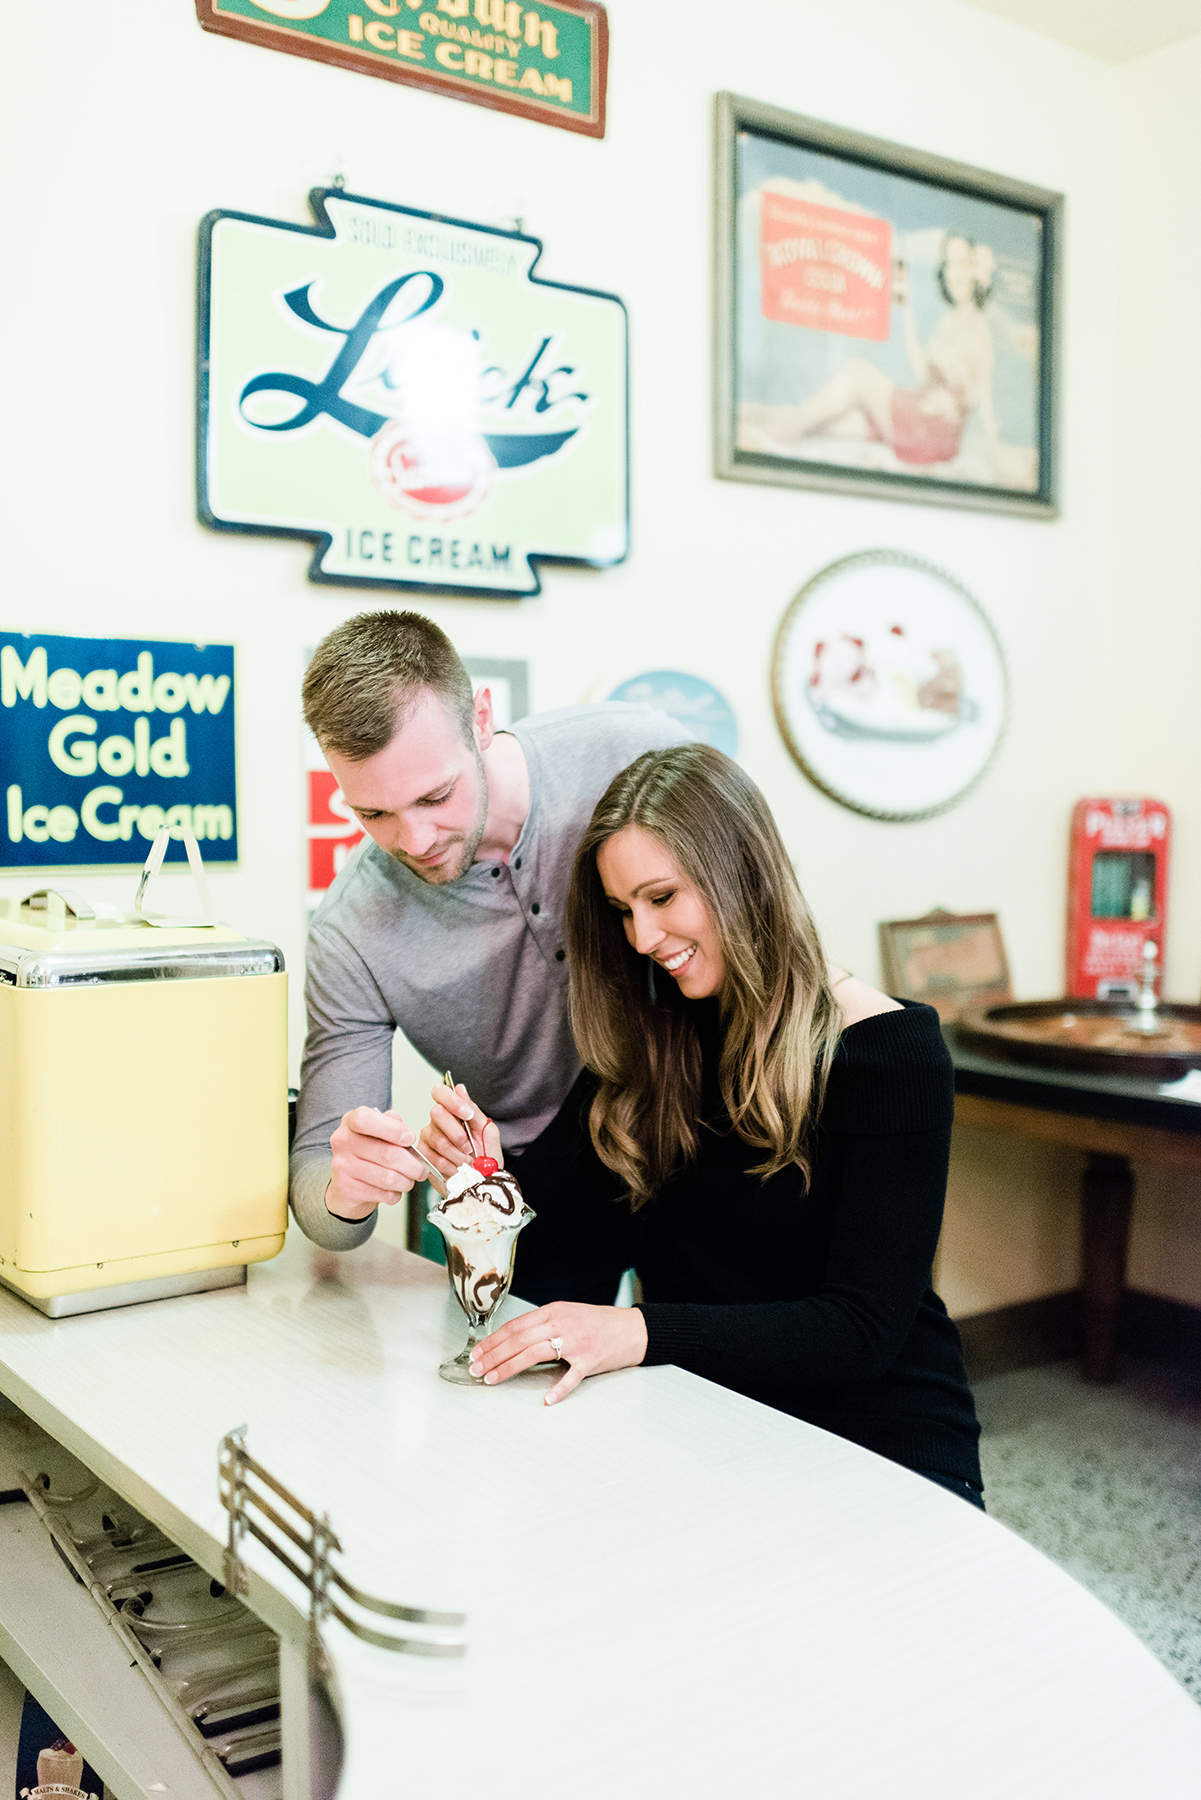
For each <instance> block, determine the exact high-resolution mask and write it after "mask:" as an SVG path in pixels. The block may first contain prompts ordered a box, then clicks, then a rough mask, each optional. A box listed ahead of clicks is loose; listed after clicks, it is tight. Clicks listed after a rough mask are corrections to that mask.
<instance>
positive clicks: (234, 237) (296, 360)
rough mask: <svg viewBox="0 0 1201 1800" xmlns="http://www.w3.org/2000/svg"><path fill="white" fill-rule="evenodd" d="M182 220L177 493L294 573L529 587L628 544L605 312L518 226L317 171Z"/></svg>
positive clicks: (461, 589)
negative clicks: (291, 553)
mask: <svg viewBox="0 0 1201 1800" xmlns="http://www.w3.org/2000/svg"><path fill="white" fill-rule="evenodd" d="M309 202H310V205H311V206H312V209H313V212H314V215H315V217H316V219H317V224H316V225H315V226H305V225H294V224H289V223H287V222H286V221H284V220H282V219H263V218H256V217H254V216H253V215H251V214H249V213H237V212H213V213H210V214H209V215H208V217H207V218H206V219H205V220H204V222H203V224H202V227H201V234H200V291H199V333H198V339H199V370H198V379H197V510H198V512H199V515H200V519H201V521H202V523H204V524H205V525H208V526H209V527H210V528H211V529H212V530H214V531H231V532H258V533H264V534H267V535H269V536H278V537H294V538H307V539H309V540H310V541H312V542H314V543H315V544H316V549H315V551H314V553H313V557H312V560H311V562H310V564H309V579H310V581H317V582H334V583H338V584H339V585H343V586H348V587H362V588H385V589H387V588H400V589H409V590H412V589H424V590H427V591H433V592H437V593H450V594H464V595H470V596H471V597H472V598H475V599H480V598H484V597H489V596H490V597H504V598H516V597H518V596H519V595H523V594H537V593H538V592H539V591H540V587H541V584H540V582H539V578H538V572H537V565H538V563H539V562H542V561H549V562H560V563H582V564H586V565H588V566H590V567H593V568H603V567H607V566H609V565H610V564H613V563H619V562H621V561H622V560H623V559H624V557H625V555H626V552H627V549H628V543H629V523H628V522H629V481H628V446H627V382H626V313H625V308H624V306H623V305H622V303H621V301H620V300H619V299H617V297H616V296H615V295H613V294H605V293H600V292H597V291H595V290H594V289H591V288H577V287H569V286H567V285H566V284H565V283H563V282H554V281H543V280H541V279H540V278H539V277H538V276H536V275H535V273H534V269H535V266H536V264H537V262H538V258H539V256H540V255H541V253H542V245H541V243H540V242H539V240H538V239H537V238H531V237H526V236H524V235H523V234H522V233H520V232H513V231H498V230H494V229H493V228H492V227H491V226H486V225H472V224H469V223H468V222H466V221H464V220H459V219H447V218H438V217H434V216H433V215H431V214H429V213H424V212H416V211H414V210H413V209H412V208H410V207H405V206H393V205H389V204H387V203H386V202H384V201H381V200H369V199H365V198H363V197H362V196H360V195H355V194H347V193H345V192H344V191H343V190H342V189H340V188H336V187H333V188H317V189H314V191H313V192H312V193H311V194H310V196H309Z"/></svg>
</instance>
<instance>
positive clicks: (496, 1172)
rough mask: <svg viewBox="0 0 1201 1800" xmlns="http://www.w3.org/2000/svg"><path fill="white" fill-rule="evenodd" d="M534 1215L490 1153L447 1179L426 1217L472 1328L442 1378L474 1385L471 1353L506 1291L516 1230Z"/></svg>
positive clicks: (446, 1367) (515, 1240)
mask: <svg viewBox="0 0 1201 1800" xmlns="http://www.w3.org/2000/svg"><path fill="white" fill-rule="evenodd" d="M533 1217H534V1212H533V1209H532V1208H531V1207H528V1206H527V1205H526V1203H525V1201H524V1199H523V1198H522V1194H521V1189H520V1187H519V1186H518V1185H517V1182H516V1181H515V1180H514V1178H513V1176H512V1175H510V1174H509V1172H508V1170H507V1169H502V1168H500V1167H499V1166H498V1164H497V1163H496V1162H495V1161H494V1159H493V1158H492V1157H490V1156H477V1157H476V1158H475V1159H474V1161H473V1162H469V1163H464V1164H463V1166H462V1167H461V1168H459V1169H456V1170H455V1172H454V1174H453V1175H452V1176H451V1177H450V1179H449V1180H448V1181H447V1184H446V1195H445V1198H444V1199H443V1200H442V1201H441V1202H440V1204H439V1205H438V1206H436V1207H435V1208H434V1209H433V1211H432V1212H431V1213H430V1215H429V1219H430V1224H431V1225H435V1226H436V1227H437V1229H438V1230H439V1231H440V1232H441V1233H442V1236H443V1237H444V1238H445V1240H446V1267H447V1272H448V1274H449V1276H450V1282H451V1286H452V1287H453V1289H454V1291H455V1294H456V1296H457V1298H458V1302H459V1305H460V1306H461V1307H462V1308H463V1311H464V1312H465V1313H466V1314H467V1318H468V1320H469V1322H470V1325H471V1331H470V1333H469V1335H468V1339H467V1344H466V1347H465V1348H464V1349H463V1351H462V1352H461V1353H460V1354H459V1355H458V1356H457V1357H455V1358H453V1359H452V1360H451V1361H450V1362H448V1363H444V1364H443V1366H442V1368H441V1369H439V1371H438V1373H439V1374H440V1375H441V1376H443V1377H444V1379H445V1380H447V1381H455V1382H459V1383H461V1384H470V1385H472V1386H474V1385H476V1383H475V1377H474V1376H473V1375H472V1374H471V1373H470V1371H469V1369H468V1362H469V1360H470V1357H471V1351H472V1349H473V1347H474V1346H475V1345H476V1344H477V1343H478V1342H479V1340H480V1338H481V1337H483V1336H484V1335H485V1328H486V1326H487V1324H488V1321H489V1319H490V1318H491V1317H492V1315H493V1313H494V1312H495V1311H496V1309H497V1307H498V1306H499V1305H500V1303H501V1301H502V1300H503V1299H504V1298H505V1295H506V1294H507V1293H508V1291H509V1283H510V1282H511V1281H512V1279H513V1253H514V1250H515V1249H516V1246H517V1234H518V1232H519V1231H521V1230H523V1228H524V1227H525V1226H526V1225H528V1224H529V1222H530V1220H531V1219H532V1218H533Z"/></svg>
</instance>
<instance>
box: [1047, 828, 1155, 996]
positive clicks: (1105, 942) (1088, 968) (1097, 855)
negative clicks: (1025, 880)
mask: <svg viewBox="0 0 1201 1800" xmlns="http://www.w3.org/2000/svg"><path fill="white" fill-rule="evenodd" d="M1171 836H1172V821H1171V814H1170V813H1169V812H1168V809H1167V807H1166V806H1165V805H1164V804H1163V802H1162V801H1160V800H1144V799H1133V798H1132V799H1120V800H1081V801H1079V802H1078V803H1077V805H1076V808H1075V810H1074V812H1073V814H1072V847H1071V858H1070V863H1071V866H1070V870H1069V875H1068V943H1067V985H1066V990H1065V991H1066V993H1067V995H1068V996H1069V998H1071V999H1074V1000H1095V999H1100V1000H1104V999H1107V998H1110V997H1112V996H1113V995H1114V994H1129V995H1132V996H1133V995H1134V994H1135V993H1136V992H1137V989H1138V985H1139V981H1140V978H1141V976H1142V971H1143V946H1144V944H1146V943H1147V942H1148V940H1150V941H1151V942H1152V943H1153V944H1154V945H1155V948H1156V951H1157V961H1156V965H1155V967H1156V979H1155V986H1156V991H1157V992H1158V993H1159V994H1160V995H1161V996H1162V993H1163V950H1164V914H1165V910H1166V906H1167V895H1168V848H1169V845H1170V842H1171Z"/></svg>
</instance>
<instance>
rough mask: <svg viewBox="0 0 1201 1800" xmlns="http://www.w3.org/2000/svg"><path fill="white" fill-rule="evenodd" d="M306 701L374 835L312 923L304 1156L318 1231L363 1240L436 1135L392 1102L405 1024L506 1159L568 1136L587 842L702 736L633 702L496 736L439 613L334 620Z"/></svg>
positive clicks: (299, 1173) (303, 1221) (309, 1206)
mask: <svg viewBox="0 0 1201 1800" xmlns="http://www.w3.org/2000/svg"><path fill="white" fill-rule="evenodd" d="M304 713H305V718H306V720H307V721H308V724H309V727H310V729H311V730H312V732H313V735H314V736H315V737H316V739H317V741H318V743H319V744H320V745H321V748H322V750H323V751H324V753H325V757H326V761H327V762H328V763H329V766H330V768H331V770H332V771H333V773H334V775H335V776H336V778H337V780H338V784H339V786H340V788H341V790H342V793H343V796H344V798H345V800H346V803H347V805H348V806H349V807H350V808H351V810H352V811H353V812H354V814H355V816H356V817H357V818H358V819H359V820H360V822H361V823H362V826H363V829H364V830H365V831H366V832H367V834H368V838H369V840H370V841H369V842H367V843H366V844H365V845H364V846H363V849H362V850H361V851H360V852H359V854H358V855H356V856H354V857H353V858H352V859H351V860H350V862H349V863H348V864H347V866H346V867H345V869H343V871H342V873H341V874H340V875H339V876H338V878H337V880H336V881H335V883H334V885H333V887H332V888H331V889H330V891H329V894H328V895H327V897H326V899H325V900H324V901H323V902H322V904H321V906H320V907H319V908H318V911H317V913H316V915H315V917H314V919H313V925H312V930H311V933H310V936H309V948H308V975H307V982H306V1001H307V1005H308V1022H309V1029H308V1041H307V1044H306V1047H305V1057H304V1068H303V1071H302V1075H301V1092H300V1102H299V1106H298V1109H297V1130H296V1141H295V1145H294V1147H293V1152H292V1168H291V1177H292V1179H291V1200H292V1210H293V1212H294V1214H295V1216H296V1219H297V1221H298V1223H299V1224H300V1226H301V1227H302V1229H303V1230H304V1231H305V1233H306V1234H307V1235H308V1236H309V1237H310V1238H312V1239H313V1240H314V1241H315V1242H316V1243H319V1244H322V1245H323V1246H325V1247H326V1248H327V1249H332V1250H349V1249H353V1248H354V1247H355V1246H356V1245H357V1244H360V1243H362V1242H363V1241H364V1240H365V1239H366V1238H367V1237H368V1236H369V1235H370V1233H371V1231H372V1230H373V1228H374V1225H375V1213H376V1208H377V1207H378V1206H379V1205H380V1204H381V1203H383V1202H392V1201H394V1200H395V1199H396V1198H397V1197H398V1195H399V1194H401V1193H403V1192H407V1191H408V1189H409V1188H411V1187H412V1185H413V1183H414V1182H415V1181H419V1180H420V1179H421V1178H422V1177H423V1175H424V1174H425V1169H424V1166H423V1165H422V1163H421V1162H420V1160H419V1159H418V1158H417V1157H416V1156H415V1155H414V1154H413V1152H412V1150H411V1149H410V1148H409V1146H411V1145H412V1143H413V1141H414V1139H415V1136H416V1131H415V1130H414V1129H410V1127H409V1126H408V1125H407V1124H406V1123H405V1121H404V1120H402V1119H401V1118H399V1116H398V1115H397V1114H395V1113H391V1112H389V1111H387V1108H388V1107H389V1105H390V1096H391V1085H392V1033H393V1031H394V1030H395V1029H396V1028H397V1027H399V1028H400V1029H401V1030H402V1031H403V1032H404V1034H405V1036H406V1037H407V1038H408V1039H409V1041H410V1042H411V1043H412V1044H414V1045H415V1046H416V1048H417V1049H418V1050H419V1051H420V1052H421V1054H422V1055H423V1056H424V1057H425V1058H426V1060H427V1061H428V1062H430V1063H432V1064H433V1065H434V1066H435V1067H436V1068H439V1069H445V1068H450V1069H452V1070H453V1071H454V1075H455V1078H456V1080H457V1081H460V1082H462V1083H463V1084H464V1085H465V1087H466V1089H467V1091H468V1092H469V1093H470V1094H471V1095H472V1096H473V1098H474V1099H475V1100H476V1101H477V1102H478V1103H479V1104H480V1105H482V1106H484V1107H486V1108H487V1110H488V1112H489V1114H491V1115H492V1117H494V1118H495V1120H496V1122H497V1124H498V1125H499V1127H500V1132H501V1141H502V1143H503V1145H504V1147H505V1151H506V1154H510V1153H514V1152H522V1151H524V1150H526V1149H527V1147H529V1146H532V1145H533V1144H534V1143H535V1141H536V1140H538V1139H540V1138H541V1139H543V1143H544V1148H545V1147H546V1146H547V1145H551V1144H557V1143H558V1142H559V1139H557V1138H556V1137H555V1134H554V1132H553V1131H548V1128H549V1127H552V1125H553V1124H554V1121H555V1120H556V1115H557V1114H558V1113H559V1111H560V1109H561V1108H562V1107H563V1105H564V1102H565V1100H566V1098H567V1096H568V1094H569V1093H570V1091H571V1088H572V1086H573V1083H574V1082H575V1080H576V1077H577V1076H578V1075H579V1072H580V1062H579V1057H578V1056H577V1054H576V1050H575V1046H574V1044H573V1043H572V1039H571V1033H570V1030H569V1027H568V1022H567V979H568V971H567V965H566V953H565V951H564V949H563V944H562V915H563V903H564V900H565V899H566V894H567V886H568V881H569V878H570V874H571V864H572V858H573V857H574V854H575V849H576V845H577V843H578V842H579V839H580V836H581V834H582V833H583V830H584V827H585V825H586V824H587V822H588V820H589V818H590V817H591V815H592V810H593V807H594V806H595V804H596V802H597V800H598V799H599V798H600V796H601V794H602V793H603V792H604V790H605V788H606V787H607V786H608V784H609V782H610V780H611V779H612V777H613V776H614V775H615V774H616V773H617V771H618V770H619V769H623V768H625V767H626V765H627V764H628V763H631V762H633V760H634V758H635V757H636V756H640V755H641V754H642V752H643V751H644V750H651V749H659V748H662V747H663V746H664V745H667V744H673V743H680V742H683V741H685V740H686V738H687V736H688V733H687V732H685V731H684V730H683V729H682V728H681V727H680V726H679V725H677V724H676V723H675V721H674V720H672V719H669V718H668V717H667V716H666V714H664V713H657V712H653V711H651V710H650V709H648V708H645V707H637V706H624V705H615V704H605V705H597V706H577V707H567V708H564V709H563V710H561V711H559V712H550V713H543V714H540V715H537V716H535V717H533V718H530V719H526V720H524V721H522V722H521V723H519V724H518V725H516V726H514V728H513V729H512V730H511V731H502V732H498V731H496V729H495V728H494V725H493V720H492V702H491V698H490V696H489V694H488V691H487V690H486V689H483V690H481V692H480V693H479V695H478V696H473V694H472V689H471V681H470V678H469V676H468V675H467V672H466V670H465V669H464V668H463V665H462V663H461V662H460V660H459V658H458V656H457V654H456V652H455V650H454V647H453V646H452V644H451V643H450V640H449V639H448V638H447V637H446V636H445V634H444V633H443V632H441V631H439V629H438V627H437V626H436V625H434V624H432V623H431V621H430V620H428V619H426V618H423V617H422V616H421V614H419V613H394V612H374V613H361V614H359V615H358V616H357V617H356V618H353V619H349V620H347V621H346V623H345V624H343V625H339V626H338V627H337V628H336V629H335V630H334V631H331V632H330V634H329V636H328V637H326V638H325V639H324V640H323V641H322V643H321V644H320V645H319V647H318V649H317V651H316V653H315V654H314V656H313V659H312V661H311V662H310V664H309V667H308V670H307V672H306V674H305V681H304ZM421 1123H422V1121H420V1120H419V1121H417V1124H418V1125H420V1124H421ZM537 1160H538V1159H537V1158H535V1159H532V1161H531V1164H530V1167H531V1168H532V1167H533V1164H534V1162H536V1161H537ZM543 1160H545V1158H544V1159H543Z"/></svg>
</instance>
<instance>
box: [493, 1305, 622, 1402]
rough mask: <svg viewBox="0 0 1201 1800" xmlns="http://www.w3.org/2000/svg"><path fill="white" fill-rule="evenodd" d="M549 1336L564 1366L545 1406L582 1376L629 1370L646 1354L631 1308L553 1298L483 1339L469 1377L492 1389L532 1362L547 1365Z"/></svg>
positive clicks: (564, 1395) (551, 1350)
mask: <svg viewBox="0 0 1201 1800" xmlns="http://www.w3.org/2000/svg"><path fill="white" fill-rule="evenodd" d="M552 1338H562V1340H563V1348H562V1351H561V1353H560V1354H561V1356H562V1359H563V1361H564V1362H565V1363H567V1364H568V1365H569V1367H568V1368H567V1369H566V1370H565V1371H564V1374H563V1378H562V1380H561V1381H557V1382H556V1383H555V1385H554V1387H553V1388H551V1390H550V1392H549V1393H548V1394H547V1395H546V1396H545V1403H546V1405H547V1406H553V1405H554V1403H555V1401H556V1400H565V1399H566V1398H567V1396H568V1394H570V1392H571V1390H572V1388H576V1387H579V1385H580V1383H581V1381H583V1379H584V1377H585V1375H603V1374H605V1373H606V1372H607V1371H608V1370H610V1369H633V1368H636V1367H637V1365H638V1364H639V1363H640V1362H641V1361H642V1359H643V1357H644V1356H645V1355H646V1320H645V1319H644V1318H643V1316H642V1314H641V1312H640V1311H639V1309H638V1308H637V1307H636V1306H581V1305H579V1304H578V1303H577V1302H576V1301H574V1300H555V1301H552V1302H551V1304H550V1305H549V1306H540V1307H538V1309H537V1310H536V1311H535V1312H529V1313H523V1314H522V1315H521V1317H520V1319H513V1320H511V1321H510V1322H509V1324H508V1325H502V1326H501V1327H500V1330H499V1331H494V1332H493V1333H492V1335H491V1337H486V1338H485V1339H484V1341H483V1342H482V1343H481V1344H477V1345H476V1347H475V1349H474V1350H473V1351H472V1352H471V1373H472V1374H473V1375H482V1376H483V1378H484V1380H485V1381H486V1382H487V1383H488V1385H489V1386H491V1385H492V1384H493V1383H494V1382H497V1381H507V1380H508V1379H509V1376H510V1375H520V1374H521V1372H522V1370H523V1369H532V1368H533V1366H534V1364H535V1363H542V1362H548V1361H551V1360H552V1359H553V1358H554V1355H555V1351H554V1347H553V1345H552V1343H551V1339H552Z"/></svg>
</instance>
